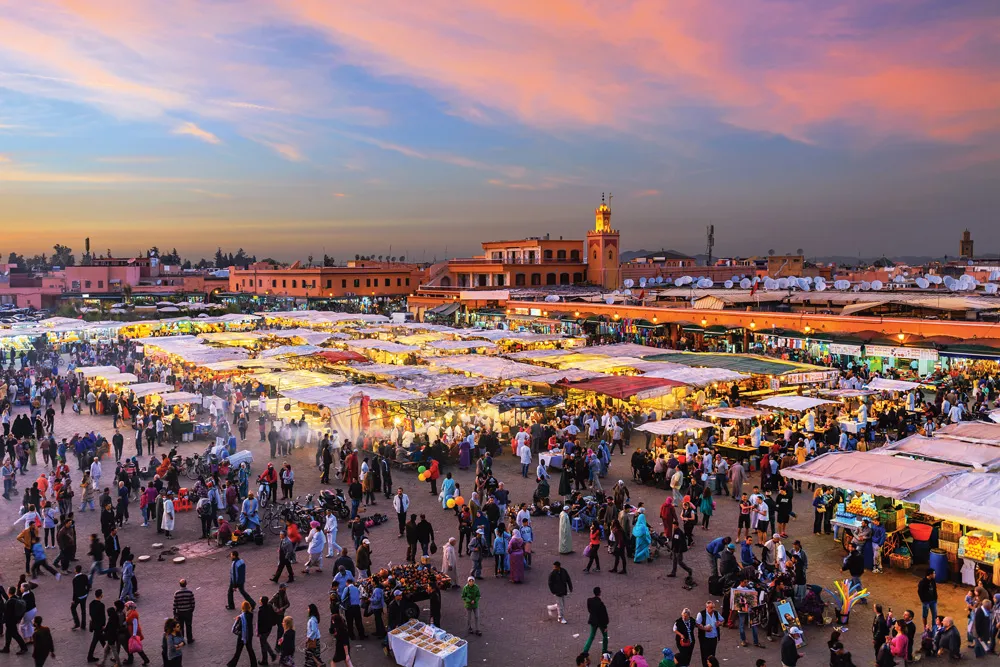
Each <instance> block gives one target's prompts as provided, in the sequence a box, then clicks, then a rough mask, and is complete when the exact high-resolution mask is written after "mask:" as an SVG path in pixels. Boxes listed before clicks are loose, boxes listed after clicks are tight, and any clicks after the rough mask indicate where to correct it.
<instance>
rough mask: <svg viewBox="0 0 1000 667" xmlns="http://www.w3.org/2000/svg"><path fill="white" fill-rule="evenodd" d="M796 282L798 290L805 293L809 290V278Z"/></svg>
mask: <svg viewBox="0 0 1000 667" xmlns="http://www.w3.org/2000/svg"><path fill="white" fill-rule="evenodd" d="M796 282H798V285H799V289H801V290H806V291H808V290H809V285H810V284H811V283H812V281H811V280H810V279H809V278H799V279H798V280H797V281H796Z"/></svg>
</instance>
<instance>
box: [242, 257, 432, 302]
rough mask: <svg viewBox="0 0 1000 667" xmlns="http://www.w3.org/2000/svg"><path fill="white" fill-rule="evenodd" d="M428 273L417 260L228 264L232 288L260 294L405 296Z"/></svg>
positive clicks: (304, 296)
mask: <svg viewBox="0 0 1000 667" xmlns="http://www.w3.org/2000/svg"><path fill="white" fill-rule="evenodd" d="M425 275H426V271H425V269H423V268H421V267H420V266H418V265H416V264H407V263H398V262H348V264H347V266H301V265H300V264H299V263H298V262H296V263H295V264H293V265H292V266H290V267H287V268H284V267H277V266H274V265H272V264H268V263H266V262H257V263H256V264H251V265H250V266H248V267H247V268H246V269H238V268H236V267H230V268H229V291H230V292H233V293H239V292H243V293H246V294H254V295H258V296H286V297H303V298H309V297H313V298H319V297H345V296H373V295H374V296H402V295H406V294H410V293H411V292H413V291H415V290H416V289H417V287H418V286H419V285H420V283H421V281H422V280H423V279H424V277H425Z"/></svg>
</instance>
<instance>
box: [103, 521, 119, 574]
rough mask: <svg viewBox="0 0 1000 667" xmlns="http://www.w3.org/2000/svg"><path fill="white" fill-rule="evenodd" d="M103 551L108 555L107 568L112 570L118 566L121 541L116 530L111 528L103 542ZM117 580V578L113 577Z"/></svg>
mask: <svg viewBox="0 0 1000 667" xmlns="http://www.w3.org/2000/svg"><path fill="white" fill-rule="evenodd" d="M104 551H105V552H106V553H107V554H108V567H109V568H111V569H114V568H115V567H117V566H118V556H119V554H121V552H122V543H121V539H120V538H119V537H118V529H117V528H112V529H111V532H110V533H109V534H108V535H107V537H106V540H105V542H104ZM115 578H117V577H115Z"/></svg>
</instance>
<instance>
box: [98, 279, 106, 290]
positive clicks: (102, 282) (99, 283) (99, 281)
mask: <svg viewBox="0 0 1000 667" xmlns="http://www.w3.org/2000/svg"><path fill="white" fill-rule="evenodd" d="M97 286H98V287H99V288H100V287H104V281H103V280H98V281H97Z"/></svg>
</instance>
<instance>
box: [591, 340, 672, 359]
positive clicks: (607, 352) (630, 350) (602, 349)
mask: <svg viewBox="0 0 1000 667" xmlns="http://www.w3.org/2000/svg"><path fill="white" fill-rule="evenodd" d="M585 349H586V351H587V352H588V353H589V354H603V355H604V356H607V357H635V358H637V359H642V358H644V357H651V356H653V355H656V354H663V353H664V352H669V351H670V350H664V349H661V348H659V347H650V346H649V345H636V344H635V343H615V344H613V345H592V346H590V347H587V348H585Z"/></svg>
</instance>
